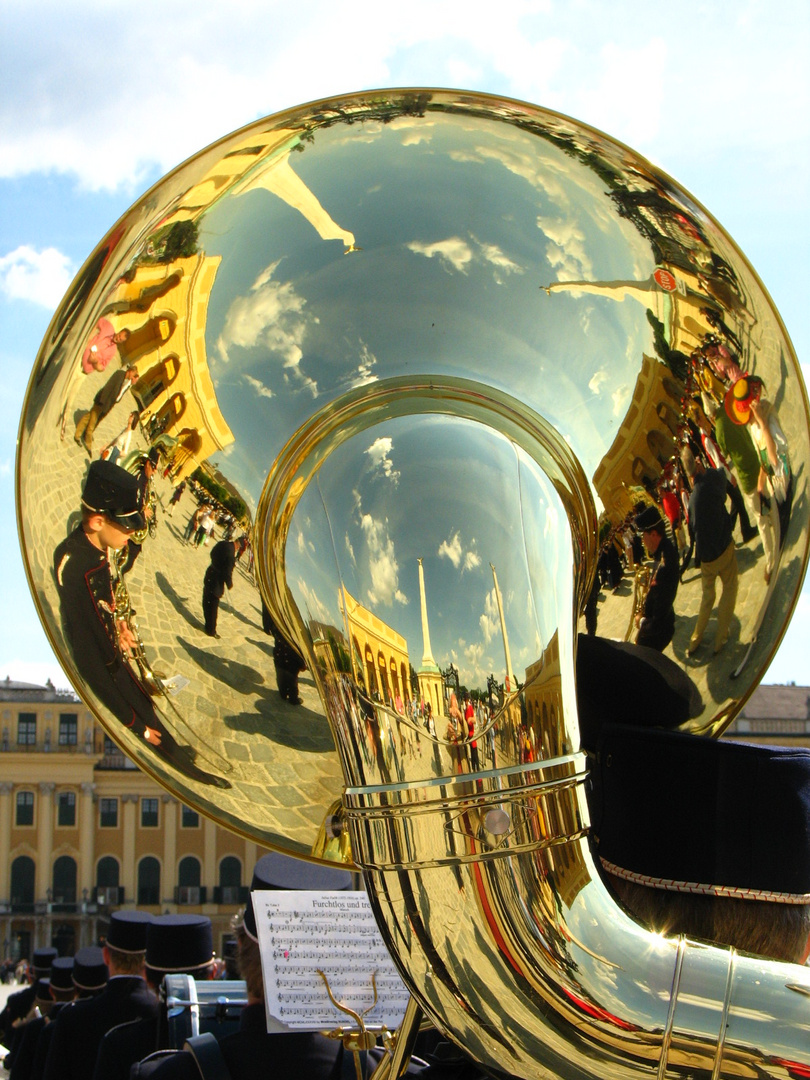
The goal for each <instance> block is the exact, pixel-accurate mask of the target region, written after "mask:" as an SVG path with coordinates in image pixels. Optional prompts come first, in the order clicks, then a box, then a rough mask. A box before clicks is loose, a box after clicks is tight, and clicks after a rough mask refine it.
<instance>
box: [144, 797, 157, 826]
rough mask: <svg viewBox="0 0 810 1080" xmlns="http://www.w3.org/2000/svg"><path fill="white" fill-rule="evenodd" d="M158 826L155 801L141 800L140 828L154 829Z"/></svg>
mask: <svg viewBox="0 0 810 1080" xmlns="http://www.w3.org/2000/svg"><path fill="white" fill-rule="evenodd" d="M157 825H158V801H157V799H141V828H143V829H156V828H157Z"/></svg>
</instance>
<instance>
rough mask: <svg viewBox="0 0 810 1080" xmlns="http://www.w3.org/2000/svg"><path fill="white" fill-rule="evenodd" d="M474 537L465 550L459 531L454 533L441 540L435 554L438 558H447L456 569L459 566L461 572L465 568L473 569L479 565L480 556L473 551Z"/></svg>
mask: <svg viewBox="0 0 810 1080" xmlns="http://www.w3.org/2000/svg"><path fill="white" fill-rule="evenodd" d="M474 545H475V538H473V541H472V546H471V547H470V548H469V549H468V550H467V551H465V550H464V546H463V545H462V543H461V533H459V532H457V533H454V534H453V536H451V538H450V539H449V540H443V541H442V542H441V544H440V545H439V550H438V552H437V554H438V555H439V558H444V559H449V560H450V562H451V563H452V564H453V566H455V568H456V570H458V568H459V567H461V572H462V574H463V573H464V571H465V570H474V569H475V568H476V567H477V566H480V565H481V556H480V555H479V554H478V552H477V551H475V547H474Z"/></svg>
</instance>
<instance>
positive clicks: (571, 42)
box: [0, 0, 810, 685]
mask: <svg viewBox="0 0 810 1080" xmlns="http://www.w3.org/2000/svg"><path fill="white" fill-rule="evenodd" d="M808 46H810V5H807V4H806V3H805V2H796V3H787V2H782V3H780V2H779V0H771V2H769V3H760V2H741V3H738V4H735V5H728V4H726V3H720V2H696V0H686V2H684V3H681V4H680V5H677V6H675V5H664V4H660V3H658V4H656V3H649V2H647V3H630V2H616V0H614V2H612V3H609V4H608V3H604V2H602V3H596V2H585V0H581V2H577V0H568V2H566V3H557V2H551V0H548V2H530V0H526V2H519V3H510V2H504V3H501V4H499V5H497V6H493V5H491V4H479V3H476V2H475V0H466V2H464V3H455V2H445V3H442V4H436V3H435V2H434V3H426V2H425V3H423V2H421V0H416V2H412V3H411V4H409V5H408V6H407V7H406V8H402V7H401V6H386V5H380V4H377V3H374V4H372V3H340V2H333V3H330V4H328V5H327V4H325V3H323V2H309V3H308V2H306V0H304V2H299V3H297V4H295V5H290V4H287V3H275V2H269V3H268V2H263V3H251V2H243V3H240V4H239V5H222V4H219V3H213V2H208V0H196V2H195V3H193V4H191V3H168V4H167V3H165V2H163V3H161V4H160V5H158V4H157V3H149V2H146V3H141V4H139V5H137V7H134V8H132V9H131V10H130V11H126V10H124V9H123V8H122V7H121V6H120V5H113V4H111V3H109V2H96V3H92V2H88V0H83V2H82V3H81V4H77V3H71V2H69V0H68V2H65V0H62V2H61V3H60V4H58V5H57V4H55V3H44V2H37V0H34V2H29V3H27V4H26V5H24V6H23V5H20V4H12V3H9V2H7V0H0V124H1V125H2V136H1V137H0V408H2V410H3V415H4V418H5V423H4V424H3V425H2V428H0V564H1V565H2V566H3V567H4V569H5V574H4V579H3V589H2V592H0V613H1V614H2V618H0V677H3V676H5V675H6V674H8V675H11V676H12V677H16V678H27V679H31V680H35V681H39V680H42V679H44V678H45V677H46V676H47V675H50V676H51V677H52V678H53V679H54V681H55V682H57V683H58V684H61V685H64V684H65V681H66V680H65V679H64V677H63V676H61V675H60V673H59V669H58V665H57V664H56V661H55V660H54V659H53V657H52V655H51V653H50V648H49V646H48V644H47V642H46V640H45V637H44V634H43V633H42V631H41V629H40V627H39V622H38V619H37V616H36V613H35V611H34V607H33V604H32V602H31V600H30V598H29V595H28V588H27V585H26V582H25V578H24V574H23V570H22V562H21V558H20V555H19V552H18V546H17V539H16V523H15V519H14V490H13V484H14V441H15V436H16V429H17V423H18V417H19V413H20V409H21V405H22V399H23V395H24V393H25V386H26V383H27V379H28V374H29V372H30V370H31V367H32V364H33V360H34V357H35V355H36V351H37V348H38V346H39V342H40V340H41V338H42V337H43V335H44V333H45V330H46V328H47V325H48V322H49V320H50V317H51V314H52V312H53V310H54V308H55V306H56V304H57V303H58V301H59V299H60V298H61V296H62V294H63V292H64V291H65V289H66V288H67V285H68V284H69V282H70V280H71V277H72V275H73V274H74V273H75V272H76V270H77V269H78V268H79V266H80V265H81V263H82V261H83V260H84V258H85V257H86V256H87V255H88V254H89V252H90V251H91V249H92V248H93V247H94V245H95V244H96V243H97V241H98V240H99V238H100V237H101V235H102V234H103V233H104V232H105V231H106V230H107V229H108V227H109V226H110V225H111V224H112V223H113V221H114V220H115V219H116V218H117V217H118V216H119V215H120V214H121V213H122V212H123V211H124V210H125V209H126V208H127V207H128V206H129V205H130V203H131V202H132V201H133V200H134V199H135V198H136V197H137V196H138V195H139V194H140V193H141V192H142V191H143V190H144V189H145V188H146V187H147V186H148V185H149V184H151V183H152V182H154V181H155V180H157V179H158V178H159V177H160V176H161V175H162V174H163V173H164V172H165V171H166V170H167V169H169V168H171V167H172V166H173V165H175V164H177V163H179V162H180V161H181V160H183V159H184V158H185V157H187V156H188V155H189V154H192V153H194V152H195V151H196V150H198V149H200V148H201V147H202V146H204V145H205V144H207V143H209V142H211V141H213V140H214V139H216V138H218V137H219V136H221V135H224V134H226V133H227V132H229V131H231V130H233V129H235V128H238V127H240V126H241V125H243V124H245V123H247V122H249V121H250V120H253V119H255V118H257V117H260V116H262V115H264V114H268V113H271V112H274V111H276V110H278V109H281V108H285V107H287V106H291V105H294V104H297V103H299V102H302V101H307V100H311V99H313V98H317V97H320V96H326V95H330V94H337V93H341V92H344V91H348V90H359V89H364V88H369V87H375V86H405V85H411V86H413V85H431V86H454V87H464V88H469V89H477V90H483V91H487V92H490V93H495V94H502V95H505V96H510V97H517V98H521V99H524V100H528V101H533V102H536V103H538V104H541V105H544V106H546V107H550V108H554V109H557V110H559V111H561V112H565V113H568V114H569V115H572V116H575V117H577V118H578V119H581V120H584V121H586V122H587V123H589V124H592V125H594V126H596V127H599V128H602V129H603V130H604V131H606V132H608V133H609V134H611V135H613V136H615V137H617V138H619V139H621V140H623V141H625V142H626V143H628V144H629V145H630V146H632V147H633V148H634V149H636V150H638V151H640V152H641V153H643V154H645V155H646V156H647V157H649V158H650V159H652V160H653V161H654V162H655V163H656V164H658V165H659V166H661V167H662V168H663V169H665V170H666V171H667V172H669V173H670V174H671V175H672V176H673V177H675V179H676V180H678V181H679V182H680V183H681V184H682V185H683V186H685V187H686V188H687V189H688V190H690V191H691V192H692V193H693V194H694V195H695V196H696V197H697V198H698V199H699V200H700V201H701V202H702V203H703V204H704V205H705V206H706V207H707V208H708V209H709V210H710V211H711V212H712V214H714V216H715V217H717V218H718V219H719V221H720V222H721V223H722V224H723V225H724V226H725V228H726V229H727V230H728V231H729V232H730V233H731V235H732V236H733V237H734V239H735V240H736V241H737V243H738V244H739V245H740V247H741V248H742V250H743V251H744V252H745V253H746V255H747V256H748V258H749V259H750V260H751V262H752V263H753V265H754V267H755V268H756V270H757V271H758V273H759V274H760V276H761V278H762V280H763V281H764V283H765V285H766V287H767V288H768V290H769V291H770V293H771V295H772V297H773V299H774V301H775V303H776V305H777V307H778V308H779V310H780V312H781V314H782V317H783V319H784V321H785V324H786V326H787V329H788V332H789V333H790V335H791V337H792V339H793V343H794V346H795V348H796V352H797V354H798V356H799V358H800V360H806V359H807V358H808V356H809V355H810V353H808V340H807V339H808V332H807V327H806V321H805V319H804V318H803V314H804V310H805V308H806V297H805V292H806V285H805V283H804V274H803V269H804V260H805V258H806V247H807V240H808V237H810V229H809V228H808V218H809V217H810V210H808V206H809V205H810V198H808V196H809V195H810V180H808V176H810V138H809V137H808V121H807V117H808V115H810V75H809V74H808V67H807V59H806V58H807V56H808V54H810V49H809V48H808ZM808 632H810V593H809V592H808V589H807V587H806V588H805V591H804V593H803V594H802V598H801V600H800V604H799V608H798V610H797V613H796V615H795V616H794V620H793V624H792V625H791V628H790V630H789V631H788V634H787V637H786V639H785V642H784V643H783V646H782V648H781V649H780V651H779V653H778V655H777V657H776V658H775V660H774V661H773V663H772V665H771V668H770V670H769V672H768V675H767V676H766V679H767V681H772V682H787V681H796V682H798V683H808V682H810V670H808V667H807V664H806V661H805V653H806V648H805V645H804V642H805V641H806V639H807V636H808Z"/></svg>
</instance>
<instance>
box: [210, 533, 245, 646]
mask: <svg viewBox="0 0 810 1080" xmlns="http://www.w3.org/2000/svg"><path fill="white" fill-rule="evenodd" d="M236 544H237V542H236V541H234V540H220V541H219V543H218V544H214V546H213V548H212V549H211V565H210V566H209V567H208V569H207V570H206V571H205V579H204V581H203V594H202V608H203V615H204V616H205V632H206V634H208V636H209V637H219V634H218V633H217V615H218V614H219V602H220V600H221V599H222V597H223V595H224V594H225V587H226V586H227V587H228V588H229V589H232V588H233V568H234V566H235V565H236Z"/></svg>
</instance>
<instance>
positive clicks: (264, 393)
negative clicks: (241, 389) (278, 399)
mask: <svg viewBox="0 0 810 1080" xmlns="http://www.w3.org/2000/svg"><path fill="white" fill-rule="evenodd" d="M242 378H243V379H244V380H245V382H246V383H247V384H248V386H252V387H253V389H254V390H255V391H256V393H257V394H258V395H259V397H266V398H271V397H274V396H275V395H274V394H273V391H272V390H271V389H270V387H269V386H265V385H264V383H263V382H261V381H260V380H259V379H254V378H253V376H252V375H243V376H242Z"/></svg>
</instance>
